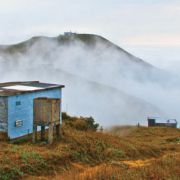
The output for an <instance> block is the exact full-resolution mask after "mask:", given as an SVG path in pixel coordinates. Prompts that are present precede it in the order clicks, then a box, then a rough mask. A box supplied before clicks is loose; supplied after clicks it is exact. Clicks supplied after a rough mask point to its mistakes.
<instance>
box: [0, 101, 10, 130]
mask: <svg viewBox="0 0 180 180" xmlns="http://www.w3.org/2000/svg"><path fill="white" fill-rule="evenodd" d="M7 108H8V105H7V97H0V132H1V131H2V132H6V131H7V119H8V117H7V114H8V113H7V112H8V109H7Z"/></svg>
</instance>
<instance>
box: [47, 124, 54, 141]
mask: <svg viewBox="0 0 180 180" xmlns="http://www.w3.org/2000/svg"><path fill="white" fill-rule="evenodd" d="M53 129H54V124H53V123H50V124H49V130H48V131H49V132H48V143H49V144H52V143H53Z"/></svg>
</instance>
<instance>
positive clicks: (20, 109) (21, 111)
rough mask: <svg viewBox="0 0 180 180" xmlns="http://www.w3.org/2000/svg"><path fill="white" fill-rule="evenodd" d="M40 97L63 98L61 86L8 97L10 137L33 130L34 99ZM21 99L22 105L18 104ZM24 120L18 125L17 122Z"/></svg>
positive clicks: (19, 135)
mask: <svg viewBox="0 0 180 180" xmlns="http://www.w3.org/2000/svg"><path fill="white" fill-rule="evenodd" d="M38 97H47V98H61V88H56V89H50V90H44V91H37V92H32V93H25V94H21V95H16V96H9V97H8V137H9V138H10V139H13V138H17V137H21V136H23V135H26V134H28V133H32V130H33V100H34V99H35V98H38ZM18 101H20V102H21V105H16V102H18ZM17 120H22V121H23V125H22V126H21V127H16V126H15V122H16V121H17Z"/></svg>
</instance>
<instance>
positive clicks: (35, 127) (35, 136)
mask: <svg viewBox="0 0 180 180" xmlns="http://www.w3.org/2000/svg"><path fill="white" fill-rule="evenodd" d="M36 141H37V125H35V124H34V125H33V143H35V142H36Z"/></svg>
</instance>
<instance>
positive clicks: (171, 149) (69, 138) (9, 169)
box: [0, 116, 180, 180]
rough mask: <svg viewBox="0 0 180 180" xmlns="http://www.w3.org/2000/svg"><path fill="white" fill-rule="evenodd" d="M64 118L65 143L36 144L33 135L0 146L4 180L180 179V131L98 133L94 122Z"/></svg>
mask: <svg viewBox="0 0 180 180" xmlns="http://www.w3.org/2000/svg"><path fill="white" fill-rule="evenodd" d="M64 118H65V119H66V120H65V119H64V124H63V127H62V139H61V141H59V142H58V141H55V142H54V143H53V145H48V144H46V143H42V142H39V143H37V144H32V142H31V137H30V136H29V137H25V138H24V139H21V140H18V141H15V142H5V141H0V179H3V180H5V179H7V180H8V179H48V178H51V179H52V177H53V178H54V179H61V178H63V179H122V177H123V178H124V179H128V180H129V179H146V178H147V177H148V178H150V179H165V177H167V178H169V179H178V177H179V175H180V169H179V166H178V164H179V163H180V130H179V129H171V128H146V127H130V126H127V127H123V128H122V127H114V128H112V129H111V130H108V131H107V132H97V131H96V128H97V127H98V125H96V124H95V122H94V121H93V119H92V118H82V117H81V118H77V117H70V116H64ZM90 124H91V125H90ZM89 125H90V126H89ZM79 127H81V128H79Z"/></svg>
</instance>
